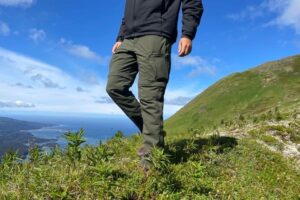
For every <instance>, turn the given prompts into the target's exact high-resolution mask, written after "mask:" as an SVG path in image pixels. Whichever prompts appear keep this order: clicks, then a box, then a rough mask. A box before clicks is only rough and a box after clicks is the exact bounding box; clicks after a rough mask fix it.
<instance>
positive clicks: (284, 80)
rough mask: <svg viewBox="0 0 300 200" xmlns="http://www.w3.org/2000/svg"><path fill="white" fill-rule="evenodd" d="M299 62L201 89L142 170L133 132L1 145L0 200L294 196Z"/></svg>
mask: <svg viewBox="0 0 300 200" xmlns="http://www.w3.org/2000/svg"><path fill="white" fill-rule="evenodd" d="M299 64H300V56H295V57H290V58H287V59H284V60H281V61H277V62H271V63H267V64H264V65H261V66H259V67H257V68H253V69H251V70H248V71H246V72H244V73H236V74H233V75H231V76H229V77H227V78H225V79H223V80H220V81H218V82H217V83H216V84H214V85H213V86H211V87H210V88H208V89H207V90H206V91H204V92H203V93H202V94H200V95H199V96H198V97H196V98H195V99H194V100H193V101H191V102H190V103H189V104H188V105H187V106H185V107H184V108H183V109H181V110H180V111H179V112H178V113H177V114H175V115H174V116H173V117H172V118H170V119H169V120H168V121H167V122H166V128H167V137H166V146H165V148H164V149H153V151H152V152H151V154H150V161H151V163H152V165H153V166H152V167H151V169H150V171H149V172H148V173H145V172H144V171H143V170H142V169H141V167H139V161H140V158H139V157H138V155H137V151H138V149H139V148H140V146H141V144H142V142H143V138H142V135H138V134H135V135H132V136H130V137H124V135H123V134H122V133H121V132H117V133H116V134H115V136H114V137H113V138H111V139H109V140H107V141H106V142H105V143H99V145H95V146H91V145H87V144H85V145H81V144H82V143H84V141H85V140H84V138H83V133H84V132H83V130H80V131H79V132H75V133H66V134H65V135H64V136H65V139H66V140H67V143H68V144H67V146H66V148H64V149H62V148H59V147H57V148H53V149H52V150H51V151H49V152H47V151H46V152H45V151H42V149H41V148H40V147H38V146H30V147H29V157H28V159H27V160H23V161H22V162H21V163H20V162H19V161H20V158H19V156H18V155H17V154H16V153H15V152H9V153H7V154H5V155H4V156H3V158H2V159H1V162H0V199H93V200H94V199H101V200H102V199H132V200H144V199H145V200H146V199H147V200H148V199H157V200H160V199H162V200H174V199H199V200H200V199H205V200H206V199H207V200H212V199H216V200H219V199H280V200H281V199H286V200H290V199H291V200H292V199H300V182H299V180H300V110H299V109H300V106H299V99H300V96H299V94H300V91H299V87H300V82H299V81H300V70H299V67H300V65H299ZM221 121H222V123H221ZM229 122H231V123H229ZM214 126H215V127H214ZM200 127H203V128H204V129H205V130H204V129H201V128H200ZM207 127H210V129H209V128H207ZM170 131H172V132H170ZM173 132H174V133H175V132H180V134H173ZM169 133H170V134H169ZM99 134H101V133H99Z"/></svg>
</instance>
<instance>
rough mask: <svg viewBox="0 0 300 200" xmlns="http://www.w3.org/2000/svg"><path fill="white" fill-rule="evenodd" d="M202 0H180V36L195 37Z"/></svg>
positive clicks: (201, 12) (200, 14) (201, 9)
mask: <svg viewBox="0 0 300 200" xmlns="http://www.w3.org/2000/svg"><path fill="white" fill-rule="evenodd" d="M203 10H204V9H203V4H202V0H182V13H183V15H182V36H181V37H187V38H189V39H191V40H193V39H194V38H195V35H196V32H197V27H198V26H199V24H200V21H201V17H202V14H203Z"/></svg>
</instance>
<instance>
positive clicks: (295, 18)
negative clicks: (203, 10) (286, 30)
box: [227, 0, 300, 34]
mask: <svg viewBox="0 0 300 200" xmlns="http://www.w3.org/2000/svg"><path fill="white" fill-rule="evenodd" d="M274 14H275V17H274V16H273V15H274ZM227 17H228V18H230V19H233V20H237V21H239V20H247V19H252V20H254V19H257V18H263V17H272V19H271V20H269V19H268V20H269V21H268V22H267V23H265V26H270V25H271V26H273V25H276V26H280V27H291V28H293V29H294V30H295V31H296V33H297V34H300V1H299V0H264V1H262V2H261V3H260V4H258V5H250V6H247V7H246V8H245V9H244V10H242V11H241V12H239V13H235V14H230V15H228V16H227Z"/></svg>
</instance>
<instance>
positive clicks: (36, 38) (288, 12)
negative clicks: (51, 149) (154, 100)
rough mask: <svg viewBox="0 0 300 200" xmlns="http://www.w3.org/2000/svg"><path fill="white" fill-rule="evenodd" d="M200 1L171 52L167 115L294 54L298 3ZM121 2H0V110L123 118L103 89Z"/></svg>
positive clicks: (299, 43)
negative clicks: (184, 42)
mask: <svg viewBox="0 0 300 200" xmlns="http://www.w3.org/2000/svg"><path fill="white" fill-rule="evenodd" d="M203 3H204V14H203V17H202V21H201V24H200V26H199V28H198V32H197V36H196V38H195V39H194V41H193V51H192V53H191V54H190V55H189V56H187V57H184V58H179V57H178V55H177V48H178V41H179V38H178V39H177V42H176V43H175V44H174V45H173V47H172V70H171V76H170V82H169V84H168V87H167V92H166V96H165V101H166V103H165V107H164V113H165V116H166V117H168V116H170V115H172V114H173V113H175V112H176V111H177V110H179V109H180V108H181V107H182V106H183V105H184V104H185V103H187V102H188V101H189V100H190V99H192V98H193V97H195V96H196V95H197V94H199V93H200V92H202V91H203V90H204V89H206V88H207V87H209V86H210V85H211V84H213V83H214V82H215V81H217V80H219V79H221V78H222V77H224V76H226V75H229V74H231V73H234V72H238V71H244V70H246V69H249V68H251V67H254V66H256V65H259V64H261V63H264V62H266V61H270V60H275V59H280V58H283V57H286V56H290V55H294V54H297V53H298V52H299V50H300V12H299V10H300V1H299V0H259V1H258V0H243V1H241V0H231V1H220V0H207V1H206V0H203ZM124 5H125V1H124V0H122V1H121V0H110V1H99V0H98V1H96V0H89V1H82V0H76V1H74V0H64V1H58V0H55V1H53V0H0V112H2V113H13V112H27V113H32V114H34V113H52V114H53V113H69V114H80V113H82V114H108V115H123V113H122V111H121V110H120V109H119V108H118V107H117V106H116V105H114V104H113V103H112V101H111V99H110V98H109V97H108V95H107V94H106V92H105V84H106V80H107V72H108V65H109V61H110V57H111V48H112V46H113V44H114V42H115V39H116V36H117V33H118V30H119V26H120V23H121V18H122V15H123V9H124ZM178 32H179V35H178V37H180V35H181V34H180V33H181V16H180V18H179V21H178ZM132 90H133V92H134V93H135V94H136V96H137V92H138V90H137V86H136V84H135V85H134V86H133V88H132Z"/></svg>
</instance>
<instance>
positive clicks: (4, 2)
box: [0, 0, 35, 7]
mask: <svg viewBox="0 0 300 200" xmlns="http://www.w3.org/2000/svg"><path fill="white" fill-rule="evenodd" d="M34 2H35V0H0V6H15V7H17V6H24V7H29V6H31V5H32V4H33V3H34Z"/></svg>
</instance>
